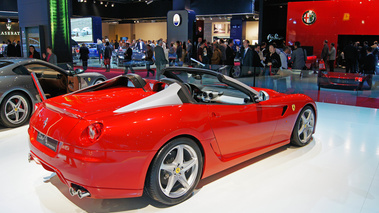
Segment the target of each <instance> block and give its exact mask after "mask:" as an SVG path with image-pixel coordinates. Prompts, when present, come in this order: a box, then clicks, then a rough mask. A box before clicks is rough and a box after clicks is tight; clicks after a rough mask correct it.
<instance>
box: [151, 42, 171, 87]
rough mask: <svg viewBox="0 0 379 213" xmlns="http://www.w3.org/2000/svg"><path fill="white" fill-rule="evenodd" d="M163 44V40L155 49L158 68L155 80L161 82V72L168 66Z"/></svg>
mask: <svg viewBox="0 0 379 213" xmlns="http://www.w3.org/2000/svg"><path fill="white" fill-rule="evenodd" d="M162 45H163V42H162V40H159V41H158V44H157V46H156V47H155V48H154V52H155V66H156V68H157V73H156V75H155V79H156V80H159V79H160V77H161V70H162V69H163V68H164V67H165V66H166V64H167V63H168V62H167V60H166V56H165V53H164V51H163V48H162Z"/></svg>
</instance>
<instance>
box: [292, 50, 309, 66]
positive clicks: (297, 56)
mask: <svg viewBox="0 0 379 213" xmlns="http://www.w3.org/2000/svg"><path fill="white" fill-rule="evenodd" d="M306 61H307V51H305V50H303V48H301V47H298V48H297V49H296V50H294V51H292V55H291V60H290V62H291V63H293V64H292V69H300V70H301V69H303V68H304V66H305V62H306Z"/></svg>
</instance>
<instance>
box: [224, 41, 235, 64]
mask: <svg viewBox="0 0 379 213" xmlns="http://www.w3.org/2000/svg"><path fill="white" fill-rule="evenodd" d="M225 52H226V61H225V65H231V66H233V65H234V58H235V57H236V53H235V52H234V50H233V49H232V48H230V46H229V45H228V46H227V47H226V50H225Z"/></svg>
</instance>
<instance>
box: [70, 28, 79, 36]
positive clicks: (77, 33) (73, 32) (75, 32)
mask: <svg viewBox="0 0 379 213" xmlns="http://www.w3.org/2000/svg"><path fill="white" fill-rule="evenodd" d="M80 33H81V30H80V29H79V28H75V29H73V30H72V31H71V36H73V37H79V35H80Z"/></svg>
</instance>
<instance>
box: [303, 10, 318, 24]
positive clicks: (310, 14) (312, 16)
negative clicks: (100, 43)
mask: <svg viewBox="0 0 379 213" xmlns="http://www.w3.org/2000/svg"><path fill="white" fill-rule="evenodd" d="M301 20H302V21H303V23H304V24H306V25H312V24H314V23H315V22H316V13H315V11H313V10H307V11H306V12H305V13H303V17H302V18H301Z"/></svg>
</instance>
